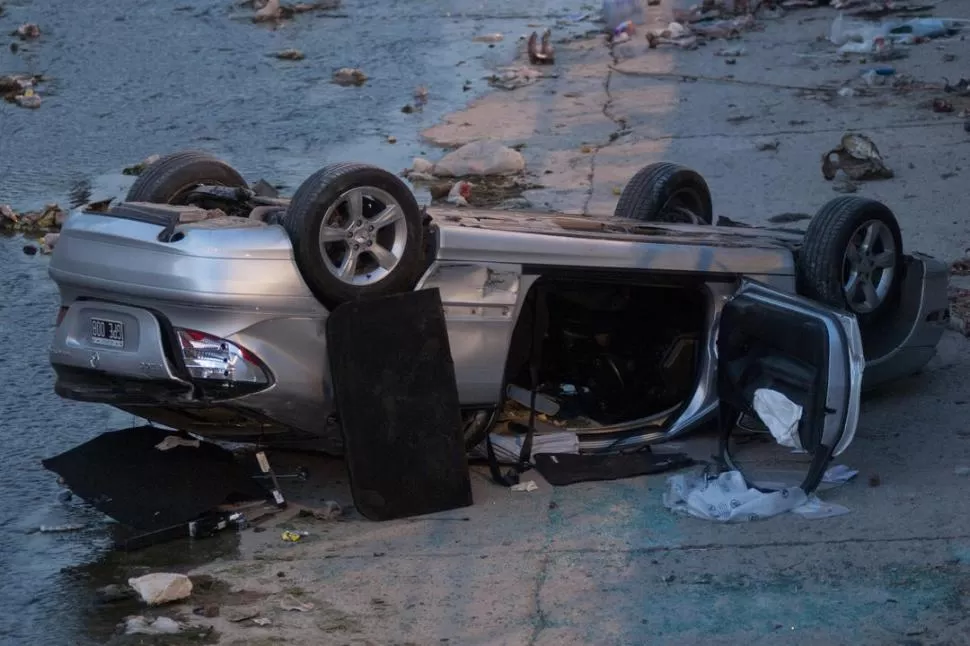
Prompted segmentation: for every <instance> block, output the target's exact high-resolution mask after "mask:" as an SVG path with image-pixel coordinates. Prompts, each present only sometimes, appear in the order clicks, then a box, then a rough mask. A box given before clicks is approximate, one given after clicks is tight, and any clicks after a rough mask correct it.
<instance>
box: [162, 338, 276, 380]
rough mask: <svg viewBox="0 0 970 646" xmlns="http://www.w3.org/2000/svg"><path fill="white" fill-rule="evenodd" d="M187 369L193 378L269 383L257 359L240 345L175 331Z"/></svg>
mask: <svg viewBox="0 0 970 646" xmlns="http://www.w3.org/2000/svg"><path fill="white" fill-rule="evenodd" d="M175 333H176V335H177V336H178V340H179V346H180V348H181V350H182V358H183V359H184V360H185V367H186V368H188V370H189V374H190V375H191V376H192V377H193V378H194V379H207V380H211V381H230V382H242V383H251V384H266V383H269V376H268V375H267V374H266V371H265V370H263V367H262V364H261V363H260V361H259V359H257V358H256V356H255V355H254V354H253V353H252V352H250V351H249V350H247V349H246V348H243V347H241V346H238V345H236V344H234V343H230V342H229V341H226V340H225V339H220V338H218V337H214V336H212V335H209V334H205V333H204V332H199V331H197V330H186V329H180V328H176V329H175Z"/></svg>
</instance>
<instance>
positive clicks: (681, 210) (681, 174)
mask: <svg viewBox="0 0 970 646" xmlns="http://www.w3.org/2000/svg"><path fill="white" fill-rule="evenodd" d="M613 215H614V216H615V217H618V218H630V219H633V220H641V221H643V222H665V223H681V224H711V223H712V222H713V221H714V208H713V206H712V204H711V191H710V189H709V188H708V186H707V182H705V181H704V178H703V177H701V175H700V173H698V172H696V171H693V170H691V169H689V168H686V167H684V166H680V165H678V164H671V163H669V162H658V163H656V164H650V165H649V166H646V167H644V168H642V169H640V171H639V172H637V174H636V175H634V176H633V177H632V178H631V179H630V181H629V182H628V183H627V185H626V186H625V187H624V188H623V192H622V193H620V201H619V202H617V205H616V210H615V211H613Z"/></svg>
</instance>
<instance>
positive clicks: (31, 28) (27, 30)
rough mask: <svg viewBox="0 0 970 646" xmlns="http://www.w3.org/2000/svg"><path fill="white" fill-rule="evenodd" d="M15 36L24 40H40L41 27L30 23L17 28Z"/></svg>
mask: <svg viewBox="0 0 970 646" xmlns="http://www.w3.org/2000/svg"><path fill="white" fill-rule="evenodd" d="M14 35H15V36H20V38H21V39H22V40H31V39H34V38H40V27H38V26H37V25H35V24H34V23H32V22H28V23H25V24H23V25H20V26H19V27H17V31H15V32H14Z"/></svg>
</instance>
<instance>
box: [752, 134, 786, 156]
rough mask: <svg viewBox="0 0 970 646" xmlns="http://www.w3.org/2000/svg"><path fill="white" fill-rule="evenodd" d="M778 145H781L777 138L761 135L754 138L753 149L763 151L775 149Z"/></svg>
mask: <svg viewBox="0 0 970 646" xmlns="http://www.w3.org/2000/svg"><path fill="white" fill-rule="evenodd" d="M779 146H781V142H780V141H778V140H777V139H772V138H770V137H762V138H759V139H755V141H754V147H755V149H757V150H759V151H761V152H765V151H769V150H770V151H775V150H778V147H779Z"/></svg>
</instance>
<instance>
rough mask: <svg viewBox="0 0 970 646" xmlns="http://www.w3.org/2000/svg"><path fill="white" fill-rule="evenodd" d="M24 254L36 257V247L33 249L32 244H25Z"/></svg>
mask: <svg viewBox="0 0 970 646" xmlns="http://www.w3.org/2000/svg"><path fill="white" fill-rule="evenodd" d="M24 253H25V254H27V255H28V256H34V255H37V247H35V246H34V245H32V244H25V245H24Z"/></svg>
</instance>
